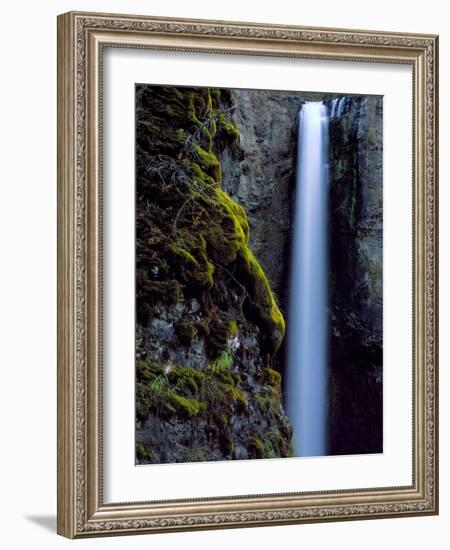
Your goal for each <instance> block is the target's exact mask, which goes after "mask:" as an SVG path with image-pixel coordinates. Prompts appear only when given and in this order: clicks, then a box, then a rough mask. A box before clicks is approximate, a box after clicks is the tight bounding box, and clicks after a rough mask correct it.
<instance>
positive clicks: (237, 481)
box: [103, 48, 412, 502]
mask: <svg viewBox="0 0 450 550" xmlns="http://www.w3.org/2000/svg"><path fill="white" fill-rule="evenodd" d="M180 57H182V58H183V63H180V61H179V60H180ZM193 75H195V76H193ZM103 77H104V83H105V84H104V96H103V105H104V119H103V135H104V191H103V197H104V229H105V231H104V245H105V247H104V291H105V292H104V296H105V300H104V312H103V313H104V315H103V317H104V333H103V335H104V340H103V344H104V348H103V349H104V369H103V384H104V386H103V387H104V403H105V407H104V439H103V441H104V457H105V459H104V497H105V501H106V502H136V501H143V500H148V499H149V497H150V494H149V487H151V498H152V499H154V500H164V499H167V498H190V497H191V498H192V497H214V496H218V495H222V496H234V495H246V494H247V495H248V494H261V493H272V494H273V493H283V492H284V493H287V492H300V491H315V490H325V489H328V490H330V489H342V488H347V489H350V488H361V487H388V486H401V485H403V486H405V485H410V484H411V483H412V479H411V472H412V467H411V456H412V449H411V443H412V442H411V418H412V413H411V383H412V378H411V376H412V365H411V340H412V335H411V319H412V317H411V311H412V302H411V300H412V286H411V280H412V275H411V269H412V261H411V243H412V232H411V205H412V201H411V196H412V189H411V179H412V172H411V167H412V156H411V147H412V144H411V139H412V138H411V136H412V132H411V105H412V70H411V68H410V67H408V66H406V65H392V64H390V65H385V64H382V63H354V62H347V63H344V62H333V61H322V62H318V61H317V60H305V59H273V58H272V59H271V58H267V57H257V58H255V57H254V56H252V57H243V56H224V55H209V56H205V55H202V54H192V53H184V54H180V53H179V52H151V54H150V55H149V52H147V51H145V50H133V49H118V48H110V49H109V50H106V53H105V54H104V66H103ZM193 79H194V80H193ZM135 82H147V83H148V82H150V83H164V84H170V83H172V84H180V85H182V84H191V85H192V84H195V85H200V86H207V85H216V86H231V87H241V88H248V87H253V88H259V89H272V88H279V87H282V88H284V89H286V90H302V91H325V90H326V91H328V92H333V91H334V92H344V91H345V92H347V93H350V92H353V93H360V94H366V93H374V94H379V95H382V96H383V120H384V129H383V135H384V143H383V148H384V159H383V168H384V177H383V192H384V193H383V202H384V208H383V277H384V282H383V287H384V288H383V290H384V292H383V311H384V319H383V327H384V338H383V383H384V384H383V385H384V398H383V405H384V418H385V419H388V421H386V422H385V429H384V437H383V445H384V448H383V450H384V452H383V454H381V453H380V454H374V455H365V456H340V457H319V458H309V459H304V458H293V459H289V460H286V459H279V460H258V461H254V460H244V461H234V460H232V461H229V460H228V461H218V462H212V463H209V464H206V465H205V464H204V463H190V464H170V465H158V466H155V465H152V466H141V467H138V468H136V467H135V465H134V448H135V445H134V441H135V438H134V435H135V425H134V414H135V400H134V370H135V349H134V348H135V334H134V318H135V312H134V302H135V295H134V278H135V273H134V272H135V258H134V250H135V242H134V236H135V235H134V234H135V220H134V194H133V193H132V192H130V190H132V189H134V164H135V158H134V133H135V128H134V109H135V106H134V87H135ZM406 197H410V199H409V200H405V199H406ZM198 479H202V483H197V480H198Z"/></svg>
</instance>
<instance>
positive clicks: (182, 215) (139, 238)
mask: <svg viewBox="0 0 450 550" xmlns="http://www.w3.org/2000/svg"><path fill="white" fill-rule="evenodd" d="M231 103H232V99H231V97H230V95H229V93H228V92H227V91H226V90H224V91H220V90H216V89H207V88H204V89H195V88H175V87H157V86H155V87H152V86H145V85H143V86H138V88H137V132H136V144H137V157H136V161H137V162H136V164H137V196H136V251H137V253H136V312H137V328H136V389H137V391H136V442H137V444H136V457H137V462H138V463H140V464H145V463H161V462H190V461H203V460H223V459H247V458H275V457H285V456H291V455H292V448H291V443H290V441H291V435H292V433H291V428H290V425H289V422H288V419H287V417H286V415H285V413H284V410H283V406H282V399H281V376H280V374H279V373H278V372H277V371H275V370H273V368H272V367H273V359H274V356H275V354H276V351H277V349H278V348H279V346H280V344H281V342H282V339H283V335H284V318H283V315H282V313H281V312H280V310H279V308H278V306H277V303H276V300H275V298H274V296H273V294H272V291H271V288H270V284H269V282H268V280H267V277H266V275H265V273H264V270H263V269H262V267H261V265H260V264H259V262H258V260H257V259H256V257H255V255H254V254H253V252H252V249H251V248H250V247H249V225H248V221H247V217H246V213H245V211H244V209H243V208H242V207H241V206H239V205H238V204H237V203H236V202H234V201H233V200H232V199H231V198H230V197H229V195H228V194H227V193H226V192H224V190H223V188H222V185H221V183H222V173H223V166H222V165H221V162H220V160H219V156H218V153H219V152H220V151H225V150H230V151H232V150H233V149H234V148H237V144H236V142H237V139H238V138H239V131H238V129H237V128H236V126H235V125H234V124H233V123H232V122H231V121H230V119H229V118H228V117H227V110H228V109H229V108H230V106H231ZM230 154H232V153H230Z"/></svg>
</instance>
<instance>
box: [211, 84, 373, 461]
mask: <svg viewBox="0 0 450 550" xmlns="http://www.w3.org/2000/svg"><path fill="white" fill-rule="evenodd" d="M233 97H234V109H233V111H232V114H231V115H230V116H231V118H232V120H233V121H234V123H235V124H236V126H237V127H238V128H239V129H240V132H241V136H240V139H239V149H236V148H235V149H233V150H230V149H225V150H224V151H223V152H222V156H221V160H222V166H223V167H224V170H223V187H224V189H226V190H227V192H228V193H229V194H230V196H231V197H232V198H233V199H234V200H236V202H238V203H239V204H241V205H242V206H243V207H244V208H245V210H246V212H247V217H248V220H249V224H250V228H251V232H250V246H251V247H252V249H253V251H254V252H255V254H256V255H257V257H258V259H259V260H260V262H261V265H262V266H263V268H264V270H265V272H266V274H267V276H268V279H269V281H270V283H271V286H272V289H273V290H274V292H275V294H276V295H277V296H278V299H279V303H280V305H281V309H282V311H283V313H286V310H287V306H288V271H289V253H290V245H291V227H292V219H293V212H292V206H293V204H294V193H295V188H294V187H295V164H296V158H295V154H296V118H297V113H298V111H299V109H300V108H301V106H302V104H303V103H304V102H305V101H318V100H319V101H324V102H325V103H326V104H327V106H328V107H329V112H330V113H331V111H332V101H333V99H335V98H336V96H332V95H330V94H314V93H298V92H280V91H261V90H234V91H233ZM338 105H339V104H338ZM335 107H336V106H335ZM335 113H336V114H337V109H336V110H335ZM329 130H330V159H329V174H330V197H329V205H330V220H329V259H330V262H329V277H330V298H329V303H330V312H329V313H330V342H329V390H330V391H329V450H328V451H329V453H330V454H351V453H359V452H381V450H382V290H383V289H382V99H381V97H377V96H364V97H361V96H347V97H345V98H344V97H343V98H341V100H340V110H339V116H335V117H333V118H331V119H330V121H329ZM283 360H284V357H283V347H282V348H281V349H280V352H279V353H278V356H277V357H276V361H277V363H278V365H279V369H280V370H281V372H283ZM287 389H288V388H285V390H287Z"/></svg>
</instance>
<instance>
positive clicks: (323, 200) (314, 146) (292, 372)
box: [286, 102, 343, 456]
mask: <svg viewBox="0 0 450 550" xmlns="http://www.w3.org/2000/svg"><path fill="white" fill-rule="evenodd" d="M340 103H342V102H340ZM336 107H337V108H339V107H341V105H340V104H338V102H336V103H335V104H334V105H333V108H334V110H336ZM342 107H343V105H342ZM342 107H341V109H339V110H340V111H342ZM333 114H334V113H333ZM297 122H298V133H297V169H296V192H295V212H294V225H293V237H292V248H291V273H290V288H289V302H288V316H287V320H288V323H287V372H286V384H287V385H286V411H287V415H288V417H289V420H290V422H291V425H292V427H293V431H294V433H293V445H294V451H295V455H296V456H321V455H325V454H326V453H327V433H326V432H327V430H326V419H327V418H326V417H327V335H328V326H327V194H328V115H327V108H326V107H325V105H324V104H323V103H322V102H310V103H305V104H304V105H303V107H302V108H301V109H300V111H299V114H298V121H297Z"/></svg>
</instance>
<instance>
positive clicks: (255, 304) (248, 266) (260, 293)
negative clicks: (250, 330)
mask: <svg viewBox="0 0 450 550" xmlns="http://www.w3.org/2000/svg"><path fill="white" fill-rule="evenodd" d="M237 263H238V269H239V272H240V274H241V277H242V279H243V280H244V281H245V287H246V289H247V292H248V294H249V297H250V303H249V304H248V305H249V308H250V312H251V313H253V314H254V315H255V316H256V321H257V322H258V323H259V324H260V325H261V326H262V328H263V329H264V330H265V331H266V335H267V342H268V344H269V351H270V352H272V353H273V352H275V351H276V350H277V349H278V348H279V346H280V344H281V342H282V340H283V336H284V332H285V326H286V325H285V321H284V317H283V315H282V313H281V311H280V310H279V309H278V306H277V304H276V302H275V298H274V296H273V294H272V291H271V289H270V285H269V282H268V280H267V277H266V275H265V273H264V271H263V269H262V267H261V266H260V264H259V263H258V261H257V260H256V258H255V257H254V255H253V253H252V251H251V250H250V249H249V248H248V247H242V248H241V250H240V251H239V255H238V259H237Z"/></svg>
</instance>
